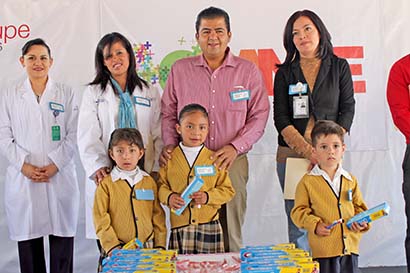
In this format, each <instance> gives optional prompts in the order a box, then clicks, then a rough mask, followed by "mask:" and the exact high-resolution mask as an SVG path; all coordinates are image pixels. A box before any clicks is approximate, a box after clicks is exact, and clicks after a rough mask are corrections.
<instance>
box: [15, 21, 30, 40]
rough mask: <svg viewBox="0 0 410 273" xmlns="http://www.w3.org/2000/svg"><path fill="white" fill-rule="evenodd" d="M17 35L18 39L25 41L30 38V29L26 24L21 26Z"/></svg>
mask: <svg viewBox="0 0 410 273" xmlns="http://www.w3.org/2000/svg"><path fill="white" fill-rule="evenodd" d="M18 35H19V36H20V38H22V39H25V38H28V36H30V27H29V26H28V25H26V24H22V25H21V26H20V27H19V28H18Z"/></svg>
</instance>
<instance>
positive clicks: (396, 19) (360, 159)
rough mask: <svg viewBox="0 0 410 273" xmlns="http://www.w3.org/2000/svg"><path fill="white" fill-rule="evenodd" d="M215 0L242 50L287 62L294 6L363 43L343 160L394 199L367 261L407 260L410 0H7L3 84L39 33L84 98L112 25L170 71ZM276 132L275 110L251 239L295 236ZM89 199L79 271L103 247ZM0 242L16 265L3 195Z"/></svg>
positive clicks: (260, 163) (255, 165)
mask: <svg viewBox="0 0 410 273" xmlns="http://www.w3.org/2000/svg"><path fill="white" fill-rule="evenodd" d="M210 5H215V6H218V7H222V8H224V9H225V10H226V11H228V13H229V14H230V16H231V28H232V33H233V38H232V41H231V44H230V46H231V49H232V51H233V52H234V53H235V54H237V55H239V54H241V52H242V54H243V53H244V52H245V50H255V51H254V52H255V53H258V52H260V51H258V50H261V49H264V50H273V52H275V53H276V55H277V56H278V58H279V59H280V60H283V58H284V55H285V52H284V50H283V47H282V33H283V28H284V26H285V23H286V20H287V19H288V17H289V16H290V15H291V14H292V13H293V12H294V11H296V10H300V9H305V8H307V9H311V10H313V11H315V12H316V13H317V14H318V15H319V16H320V17H321V18H322V19H323V21H324V22H325V24H326V26H327V27H328V29H329V31H330V33H331V34H332V37H333V40H332V41H333V45H334V46H335V47H337V48H339V49H346V48H347V47H359V48H360V49H361V50H362V52H363V56H358V58H352V55H349V56H350V57H349V58H348V61H349V63H350V64H356V65H361V69H362V70H361V71H360V70H359V72H358V73H357V75H354V76H353V80H354V81H362V82H363V81H364V82H365V88H364V90H362V91H365V92H361V93H356V95H355V98H356V102H357V104H356V115H355V119H354V123H353V127H352V131H351V136H350V137H348V139H347V144H348V151H347V153H346V155H345V159H344V167H345V168H346V169H348V170H350V171H351V172H352V173H353V174H354V175H356V176H357V177H358V179H359V184H360V187H361V189H362V192H363V195H364V198H365V200H366V201H367V204H368V206H374V205H377V204H379V203H381V202H383V201H387V202H389V204H390V205H391V215H390V216H389V217H386V218H384V219H383V220H380V221H378V222H377V223H375V224H374V225H373V228H372V229H371V231H370V232H369V233H367V234H366V235H365V236H364V237H363V240H362V243H361V248H360V250H361V258H360V265H361V266H378V265H384V266H392V265H403V264H405V258H404V247H403V241H404V235H405V217H404V203H403V198H402V193H401V183H402V171H401V161H402V157H403V154H404V147H405V145H404V137H403V136H402V135H401V134H400V133H399V132H398V131H397V130H396V129H395V128H394V126H393V125H392V121H391V117H390V113H389V110H388V107H387V103H386V99H385V87H386V81H387V76H388V71H389V69H390V66H391V65H392V63H393V62H394V61H395V60H396V59H398V58H399V57H401V56H403V55H405V54H408V53H410V48H409V45H410V36H409V35H408V34H407V33H408V26H409V25H410V19H409V16H408V11H409V10H410V2H409V1H407V0H396V1H387V0H385V1H382V0H378V1H377V0H362V1H355V0H345V1H337V3H336V2H335V1H325V0H320V1H308V0H306V1H302V0H297V1H271V0H253V1H246V2H245V1H243V2H241V3H239V2H238V1H235V0H219V1H210V0H208V1H206V0H197V1H189V0H179V1H165V0H162V1H161V0H150V1H130V0H128V1H116V0H87V1H86V0H60V1H51V0H2V3H1V6H0V88H2V87H4V86H5V85H7V84H9V83H10V82H11V81H15V80H17V79H21V78H22V77H23V76H24V71H23V69H22V68H21V66H20V65H19V63H18V57H19V56H20V54H21V53H20V52H21V47H22V45H23V44H24V43H25V42H26V41H27V39H31V38H37V37H41V38H44V39H45V40H46V41H47V42H48V43H49V45H50V46H51V50H52V55H53V57H54V66H53V68H52V70H51V75H52V77H53V78H54V79H56V80H59V81H62V82H65V83H67V84H70V85H71V86H73V87H74V88H75V89H76V91H77V92H78V95H79V96H78V97H79V98H80V97H81V93H82V90H83V89H84V85H85V84H87V83H88V82H90V81H91V80H92V79H93V76H94V63H93V61H94V51H95V47H96V45H97V42H98V40H99V39H100V38H101V37H102V36H103V35H104V34H105V33H107V32H111V31H118V32H121V33H123V34H124V35H125V36H126V37H128V38H129V39H130V41H131V42H132V43H135V44H136V47H135V49H136V50H135V51H136V58H137V60H138V63H139V71H140V72H141V74H142V75H144V77H146V78H147V79H150V80H151V79H152V80H153V81H156V80H157V79H156V77H161V76H163V75H166V71H167V68H168V65H169V63H170V62H171V63H172V61H173V60H175V58H177V57H180V56H183V55H184V54H185V55H189V54H195V53H196V52H197V47H195V46H196V43H195V41H194V40H193V39H194V32H195V29H194V22H195V18H196V15H197V13H198V12H199V11H200V10H202V9H203V8H206V7H208V6H210ZM19 29H20V32H19ZM28 29H29V31H28ZM147 41H148V42H149V44H151V45H150V46H149V49H148V50H143V51H139V49H141V44H145V43H146V42H147ZM142 49H144V47H142ZM149 50H151V51H149ZM247 52H249V51H247ZM143 58H144V59H143ZM270 63H271V61H270ZM266 64H269V61H266V60H265V61H264V60H261V61H260V62H259V65H260V67H261V69H265V71H266V67H265V66H264V65H266ZM269 73H270V70H268V74H267V75H269V76H270V74H269ZM273 77H274V73H273V71H272V78H273ZM188 80H189V79H188ZM270 94H271V91H270ZM0 95H1V94H0ZM276 139H277V133H276V130H275V129H274V127H273V119H272V116H271V118H270V119H269V122H268V126H267V128H266V132H265V135H264V137H263V138H262V140H261V141H260V142H259V143H258V144H257V145H256V146H255V147H254V149H253V150H252V152H251V153H250V155H249V158H250V179H249V184H248V213H247V216H246V221H245V226H244V228H243V232H244V243H245V244H248V245H255V244H270V243H280V242H285V241H286V240H287V234H286V220H285V219H286V218H285V214H284V207H283V202H282V198H283V197H282V193H281V191H280V187H279V183H278V179H277V177H276V166H275V151H276ZM78 162H79V161H78ZM6 164H7V163H6V159H5V158H1V161H0V183H1V182H3V181H4V174H5V167H6ZM78 174H79V178H80V181H79V183H80V188H81V189H82V194H83V193H84V185H83V177H84V173H83V170H82V167H81V165H80V164H78ZM3 189H4V183H1V186H0V199H2V200H3V197H2V196H3V192H4V190H3ZM83 197H84V196H83V195H82V199H81V200H82V201H81V202H82V203H81V213H80V215H81V216H80V217H81V218H80V222H79V226H78V235H77V237H76V241H75V257H74V258H75V271H76V272H94V270H95V266H96V262H97V256H98V253H97V248H96V245H95V242H94V241H90V240H86V239H85V236H84V211H83V210H84V199H83ZM0 240H1V244H0V272H2V273H8V272H13V273H14V272H18V258H17V247H16V243H15V242H13V241H11V240H10V239H9V238H8V230H7V224H6V222H5V215H4V204H3V202H0Z"/></svg>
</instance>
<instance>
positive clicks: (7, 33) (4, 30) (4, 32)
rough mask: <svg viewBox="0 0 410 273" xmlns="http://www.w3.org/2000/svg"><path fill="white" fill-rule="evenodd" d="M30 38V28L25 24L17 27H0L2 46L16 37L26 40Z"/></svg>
mask: <svg viewBox="0 0 410 273" xmlns="http://www.w3.org/2000/svg"><path fill="white" fill-rule="evenodd" d="M29 36H30V26H29V25H27V24H21V25H20V26H19V27H16V26H15V25H8V26H1V25H0V40H3V44H4V45H5V44H7V42H8V40H12V39H14V38H16V37H20V38H22V39H26V38H28V37H29Z"/></svg>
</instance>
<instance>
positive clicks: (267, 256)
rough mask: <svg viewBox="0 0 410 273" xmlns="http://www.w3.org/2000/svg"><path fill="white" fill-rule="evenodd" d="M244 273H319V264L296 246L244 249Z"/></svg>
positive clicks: (242, 263)
mask: <svg viewBox="0 0 410 273" xmlns="http://www.w3.org/2000/svg"><path fill="white" fill-rule="evenodd" d="M240 258H241V272H242V273H248V272H249V273H319V263H318V262H315V261H313V259H312V257H310V255H309V252H306V251H304V250H302V249H297V248H295V245H294V244H278V245H271V246H250V247H244V248H242V249H241V252H240Z"/></svg>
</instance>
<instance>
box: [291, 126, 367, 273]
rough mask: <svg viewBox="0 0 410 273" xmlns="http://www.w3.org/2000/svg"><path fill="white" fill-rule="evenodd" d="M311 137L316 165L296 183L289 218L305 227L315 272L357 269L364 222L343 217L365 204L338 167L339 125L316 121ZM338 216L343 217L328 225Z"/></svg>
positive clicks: (353, 182)
mask: <svg viewBox="0 0 410 273" xmlns="http://www.w3.org/2000/svg"><path fill="white" fill-rule="evenodd" d="M311 136H312V146H313V156H315V158H316V159H317V161H318V164H316V165H315V166H314V167H313V169H312V170H311V171H310V172H309V173H307V174H305V175H304V176H303V178H302V180H301V181H300V182H299V184H298V186H297V188H296V196H295V206H294V207H293V210H292V213H291V218H292V220H293V222H294V223H295V225H296V226H298V227H300V228H304V229H306V230H307V231H308V239H309V245H310V248H311V249H312V256H313V258H314V259H315V260H317V261H318V262H319V264H320V272H321V273H359V272H360V271H359V261H358V255H359V241H360V238H361V236H362V232H364V231H367V230H368V229H369V226H368V225H367V224H361V225H360V224H357V223H354V224H353V225H352V227H351V229H349V228H348V227H347V226H346V222H347V220H349V219H350V218H351V217H353V216H354V215H356V214H358V213H360V212H362V211H365V210H367V206H366V204H365V203H364V201H363V198H362V194H361V192H360V189H359V186H358V184H357V180H356V178H355V177H354V176H352V175H351V174H349V173H348V172H347V171H345V170H344V169H343V168H342V163H341V161H342V157H343V154H344V152H345V144H344V132H343V129H342V127H340V126H339V125H338V124H336V123H335V122H333V121H325V120H323V121H317V122H316V124H315V126H314V128H313V130H312V133H311ZM338 219H343V221H344V222H343V223H341V224H337V225H331V224H332V223H333V222H334V221H335V220H338Z"/></svg>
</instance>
